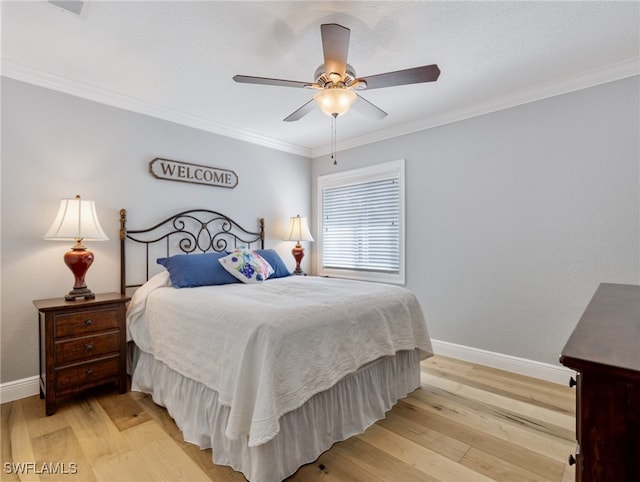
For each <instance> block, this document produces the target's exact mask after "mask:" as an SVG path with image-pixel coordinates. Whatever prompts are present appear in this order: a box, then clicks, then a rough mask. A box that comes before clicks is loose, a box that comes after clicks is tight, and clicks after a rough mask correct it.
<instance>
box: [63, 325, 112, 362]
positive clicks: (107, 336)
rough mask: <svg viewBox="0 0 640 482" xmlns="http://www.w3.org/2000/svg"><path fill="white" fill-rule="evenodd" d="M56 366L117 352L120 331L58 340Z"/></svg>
mask: <svg viewBox="0 0 640 482" xmlns="http://www.w3.org/2000/svg"><path fill="white" fill-rule="evenodd" d="M55 346H56V360H55V366H56V367H60V366H61V365H66V364H69V363H72V362H77V361H81V360H86V359H89V358H96V357H100V356H102V355H106V354H108V353H117V352H118V350H119V348H120V332H119V331H113V332H110V333H101V334H99V335H91V336H84V337H82V338H73V339H71V340H67V341H59V342H56V344H55Z"/></svg>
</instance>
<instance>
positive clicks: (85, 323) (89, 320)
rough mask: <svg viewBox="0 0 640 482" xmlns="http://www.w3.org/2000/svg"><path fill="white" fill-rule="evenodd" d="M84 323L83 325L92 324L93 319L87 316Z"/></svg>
mask: <svg viewBox="0 0 640 482" xmlns="http://www.w3.org/2000/svg"><path fill="white" fill-rule="evenodd" d="M84 325H85V326H91V325H93V320H92V319H91V318H89V319H88V320H84Z"/></svg>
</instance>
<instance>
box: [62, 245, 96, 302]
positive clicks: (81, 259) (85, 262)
mask: <svg viewBox="0 0 640 482" xmlns="http://www.w3.org/2000/svg"><path fill="white" fill-rule="evenodd" d="M64 262H65V264H66V265H67V266H68V267H69V269H70V270H71V272H72V273H73V276H74V277H75V283H74V284H73V289H72V290H71V291H69V293H67V295H65V297H64V299H65V300H67V301H75V300H77V299H79V298H84V299H85V300H91V299H94V298H95V297H96V295H95V294H94V293H93V292H92V291H91V290H90V289H89V288H87V283H85V281H84V275H85V274H86V273H87V270H88V269H89V266H91V264H92V263H93V253H92V252H91V251H89V250H88V249H87V248H85V247H84V246H82V245H81V244H79V243H78V244H76V245H75V246H74V247H73V248H71V251H67V252H66V253H65V255H64Z"/></svg>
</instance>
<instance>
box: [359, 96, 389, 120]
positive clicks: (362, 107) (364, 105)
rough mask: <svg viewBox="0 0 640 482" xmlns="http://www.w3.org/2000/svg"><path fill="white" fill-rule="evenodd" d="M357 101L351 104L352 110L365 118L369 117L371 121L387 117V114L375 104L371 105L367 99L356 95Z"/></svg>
mask: <svg viewBox="0 0 640 482" xmlns="http://www.w3.org/2000/svg"><path fill="white" fill-rule="evenodd" d="M356 95H357V96H358V99H357V100H356V101H355V102H354V103H353V106H352V107H353V108H354V109H355V110H357V111H358V112H360V113H361V114H362V115H364V116H366V117H370V118H371V119H378V120H380V119H384V118H385V117H387V115H388V114H387V113H386V112H385V111H383V110H382V109H381V108H380V107H378V106H377V105H375V104H372V103H371V102H369V101H368V100H367V99H365V98H364V97H362V96H361V95H358V94H356Z"/></svg>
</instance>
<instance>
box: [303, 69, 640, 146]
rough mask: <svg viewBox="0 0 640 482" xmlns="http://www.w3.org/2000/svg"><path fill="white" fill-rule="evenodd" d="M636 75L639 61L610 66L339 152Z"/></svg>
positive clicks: (354, 142)
mask: <svg viewBox="0 0 640 482" xmlns="http://www.w3.org/2000/svg"><path fill="white" fill-rule="evenodd" d="M637 75H640V57H634V58H630V59H627V60H624V61H621V62H616V63H613V64H608V65H605V66H602V67H599V68H596V69H593V70H590V71H587V72H583V73H581V74H578V75H573V76H569V77H565V78H562V79H556V80H554V81H550V82H545V83H543V84H539V85H537V86H535V87H533V88H531V89H527V90H525V91H522V92H518V93H512V94H507V95H503V96H500V97H496V98H493V99H489V100H487V101H483V102H479V103H477V104H474V105H469V106H465V107H464V108H462V109H458V110H454V111H449V112H443V113H440V114H436V115H433V116H429V117H425V118H423V119H420V120H418V121H416V122H411V123H407V124H402V125H399V126H395V127H391V128H389V129H385V130H381V131H378V132H374V133H372V134H367V135H364V136H360V137H355V138H352V139H348V140H345V141H342V142H339V143H338V144H337V145H336V150H337V151H344V150H347V149H352V148H355V147H359V146H363V145H366V144H372V143H374V142H379V141H384V140H387V139H391V138H394V137H399V136H402V135H405V134H412V133H414V132H419V131H422V130H426V129H431V128H434V127H438V126H442V125H446V124H451V123H453V122H458V121H461V120H465V119H471V118H473V117H477V116H481V115H484V114H490V113H492V112H497V111H500V110H504V109H509V108H511V107H517V106H519V105H523V104H528V103H530V102H535V101H538V100H543V99H548V98H550V97H555V96H557V95H562V94H568V93H570V92H575V91H578V90H582V89H587V88H589V87H595V86H597V85H601V84H606V83H609V82H614V81H616V80H622V79H626V78H629V77H634V76H637ZM329 153H330V146H329V145H326V146H320V147H316V148H314V149H312V152H311V155H312V158H316V157H319V156H322V155H327V154H329Z"/></svg>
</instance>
